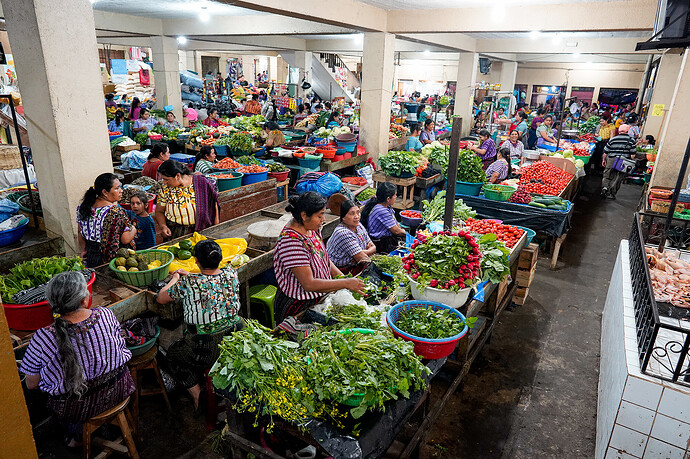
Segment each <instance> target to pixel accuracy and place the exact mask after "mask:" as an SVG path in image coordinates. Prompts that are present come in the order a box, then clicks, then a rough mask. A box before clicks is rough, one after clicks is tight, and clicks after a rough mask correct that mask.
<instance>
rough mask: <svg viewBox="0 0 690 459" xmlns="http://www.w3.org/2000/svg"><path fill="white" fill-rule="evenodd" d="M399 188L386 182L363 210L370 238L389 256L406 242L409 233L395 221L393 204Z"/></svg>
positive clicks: (378, 249) (381, 251) (379, 249)
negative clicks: (400, 244) (401, 243)
mask: <svg viewBox="0 0 690 459" xmlns="http://www.w3.org/2000/svg"><path fill="white" fill-rule="evenodd" d="M397 191H398V187H397V186H395V185H394V184H393V183H390V182H385V183H381V184H379V186H378V187H377V188H376V199H373V198H372V199H370V200H369V202H368V203H367V205H366V206H364V209H362V217H361V218H362V221H364V224H365V225H366V227H367V229H368V230H369V236H370V237H371V239H372V240H373V241H374V244H375V245H376V250H377V252H379V253H385V254H388V253H390V252H392V251H393V250H395V249H397V248H398V244H399V243H400V242H405V237H406V235H407V233H405V230H404V229H402V228H401V227H400V225H399V224H398V222H397V220H396V219H395V212H394V211H393V204H395V200H396V198H397Z"/></svg>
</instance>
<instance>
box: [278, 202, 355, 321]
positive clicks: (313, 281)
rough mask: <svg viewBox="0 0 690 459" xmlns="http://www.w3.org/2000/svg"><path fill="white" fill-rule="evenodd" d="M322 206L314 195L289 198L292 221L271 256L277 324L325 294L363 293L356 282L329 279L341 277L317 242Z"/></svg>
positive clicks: (321, 223) (322, 215)
mask: <svg viewBox="0 0 690 459" xmlns="http://www.w3.org/2000/svg"><path fill="white" fill-rule="evenodd" d="M326 203H327V201H326V198H324V197H323V196H321V195H320V194H318V193H316V192H314V191H307V192H306V193H302V194H301V195H299V196H291V197H290V203H289V204H288V206H287V207H286V210H287V211H288V212H290V213H291V214H292V219H291V220H290V221H289V222H288V224H287V225H285V228H283V231H282V232H281V233H280V237H279V238H278V243H277V244H276V248H275V251H274V252H273V268H274V270H275V273H276V280H277V281H278V292H277V293H276V296H275V303H274V305H275V319H276V323H277V324H280V323H281V322H283V320H285V318H287V317H290V316H294V315H296V314H298V313H299V312H301V311H303V310H305V309H308V308H310V307H311V306H314V305H315V304H317V303H318V302H319V300H320V299H321V298H322V297H323V296H324V295H325V294H326V293H330V292H335V291H338V290H340V289H343V288H346V289H348V290H351V291H353V292H360V293H361V291H362V290H363V289H364V282H362V280H361V279H358V278H347V279H333V278H334V277H337V276H341V275H342V274H343V273H342V272H341V271H340V270H339V269H338V268H337V267H336V266H335V265H334V264H333V262H332V261H331V259H330V257H329V256H328V252H327V251H326V248H325V247H324V244H323V240H322V239H321V226H322V225H323V223H324V222H325V221H326V219H325V217H324V215H325V212H326Z"/></svg>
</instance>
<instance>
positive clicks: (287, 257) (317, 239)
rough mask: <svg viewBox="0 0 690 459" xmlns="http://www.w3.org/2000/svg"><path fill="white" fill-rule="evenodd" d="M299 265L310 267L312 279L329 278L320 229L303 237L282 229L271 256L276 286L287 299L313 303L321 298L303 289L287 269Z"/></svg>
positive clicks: (329, 266) (329, 271) (319, 294)
mask: <svg viewBox="0 0 690 459" xmlns="http://www.w3.org/2000/svg"><path fill="white" fill-rule="evenodd" d="M298 266H309V267H310V268H311V271H312V273H313V275H314V278H315V279H331V259H330V258H329V256H328V252H327V251H326V248H325V247H324V244H323V240H322V239H321V230H314V231H312V235H311V236H305V235H302V234H300V233H298V232H297V231H295V230H293V229H290V228H288V227H287V226H286V227H285V228H283V231H282V232H281V233H280V237H279V239H278V243H277V244H276V248H275V252H274V253H273V268H274V270H275V273H276V279H277V281H278V287H279V288H280V290H281V291H282V292H283V293H285V295H287V296H288V297H290V298H293V299H296V300H313V299H316V298H319V297H320V296H321V295H323V294H322V293H319V292H308V291H306V290H305V289H304V287H302V284H300V283H299V281H298V280H297V277H295V275H294V274H293V273H292V271H291V270H290V268H296V267H298Z"/></svg>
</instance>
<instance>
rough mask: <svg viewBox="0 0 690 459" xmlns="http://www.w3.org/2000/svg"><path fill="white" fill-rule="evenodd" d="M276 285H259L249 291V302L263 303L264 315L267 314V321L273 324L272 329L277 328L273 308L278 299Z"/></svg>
mask: <svg viewBox="0 0 690 459" xmlns="http://www.w3.org/2000/svg"><path fill="white" fill-rule="evenodd" d="M277 291H278V289H276V287H275V285H265V284H259V285H255V286H253V287H251V288H250V289H249V302H250V304H251V303H261V304H262V305H263V307H264V313H265V314H266V321H267V322H268V323H269V324H271V328H275V327H276V318H275V311H274V307H273V301H274V300H275V297H276V292H277Z"/></svg>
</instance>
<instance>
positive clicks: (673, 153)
mask: <svg viewBox="0 0 690 459" xmlns="http://www.w3.org/2000/svg"><path fill="white" fill-rule="evenodd" d="M688 54H690V53H688V52H687V51H685V53H684V54H683V58H682V61H681V63H680V70H679V72H678V76H677V78H676V81H675V84H674V90H673V98H672V99H671V102H670V104H669V105H668V106H667V109H668V112H667V113H666V121H665V122H664V125H663V126H662V128H661V129H662V130H661V138H660V139H657V145H658V146H659V156H658V157H657V160H656V163H655V165H654V172H653V173H652V179H651V183H650V186H666V187H674V186H675V185H676V180H677V178H678V170H679V169H680V163H681V161H682V160H683V155H684V154H685V147H686V145H687V143H688V136H687V131H688V121H687V107H688V106H690V62H689V61H688ZM664 57H665V56H664ZM686 174H687V172H686ZM687 180H688V179H687V176H686V177H683V186H685V185H686V184H687Z"/></svg>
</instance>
